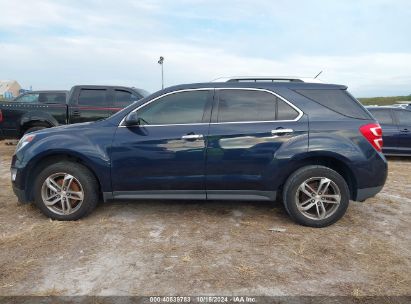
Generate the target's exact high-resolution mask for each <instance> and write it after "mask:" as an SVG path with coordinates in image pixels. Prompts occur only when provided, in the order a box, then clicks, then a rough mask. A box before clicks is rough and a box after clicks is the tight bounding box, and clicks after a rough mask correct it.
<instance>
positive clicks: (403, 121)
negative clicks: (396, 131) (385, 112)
mask: <svg viewBox="0 0 411 304" xmlns="http://www.w3.org/2000/svg"><path fill="white" fill-rule="evenodd" d="M396 113H397V117H398V121H399V123H400V125H402V126H411V111H396Z"/></svg>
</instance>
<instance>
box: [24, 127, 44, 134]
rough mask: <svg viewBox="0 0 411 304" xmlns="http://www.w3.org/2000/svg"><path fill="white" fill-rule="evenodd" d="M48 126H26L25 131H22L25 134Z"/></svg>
mask: <svg viewBox="0 0 411 304" xmlns="http://www.w3.org/2000/svg"><path fill="white" fill-rule="evenodd" d="M47 128H48V127H46V126H33V127H30V128H28V129H27V130H26V131H24V134H23V135H26V134H28V133H31V132H34V131H39V130H43V129H47Z"/></svg>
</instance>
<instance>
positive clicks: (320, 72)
mask: <svg viewBox="0 0 411 304" xmlns="http://www.w3.org/2000/svg"><path fill="white" fill-rule="evenodd" d="M322 72H323V71H320V73H318V74H317V75H316V76H315V77H314V79H316V78H317V77H318V76H320V74H321V73H322Z"/></svg>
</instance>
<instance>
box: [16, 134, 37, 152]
mask: <svg viewBox="0 0 411 304" xmlns="http://www.w3.org/2000/svg"><path fill="white" fill-rule="evenodd" d="M34 137H36V135H34V134H27V135H24V136H23V137H22V138H21V139H20V141H19V143H18V144H17V147H16V152H17V151H19V150H20V149H22V148H23V147H24V146H26V145H28V144H29V143H31V142H32V141H33V139H34Z"/></svg>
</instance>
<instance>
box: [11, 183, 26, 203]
mask: <svg viewBox="0 0 411 304" xmlns="http://www.w3.org/2000/svg"><path fill="white" fill-rule="evenodd" d="M13 192H14V194H15V195H16V196H17V200H18V201H19V202H20V203H22V204H29V203H30V200H29V198H28V197H27V195H26V191H24V189H19V188H17V187H16V186H15V185H14V184H13Z"/></svg>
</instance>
